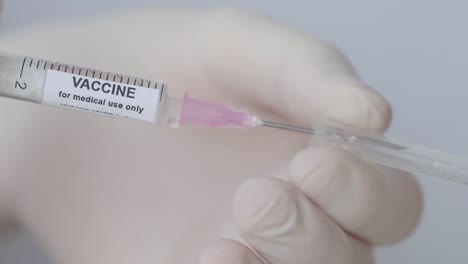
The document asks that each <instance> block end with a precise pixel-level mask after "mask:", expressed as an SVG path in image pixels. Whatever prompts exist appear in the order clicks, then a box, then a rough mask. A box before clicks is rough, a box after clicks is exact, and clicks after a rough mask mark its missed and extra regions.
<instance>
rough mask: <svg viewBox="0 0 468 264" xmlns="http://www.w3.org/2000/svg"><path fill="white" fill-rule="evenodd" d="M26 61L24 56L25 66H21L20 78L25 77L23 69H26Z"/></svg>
mask: <svg viewBox="0 0 468 264" xmlns="http://www.w3.org/2000/svg"><path fill="white" fill-rule="evenodd" d="M25 63H26V57H24V60H23V66H21V73H20V78H23V71H24V64H25Z"/></svg>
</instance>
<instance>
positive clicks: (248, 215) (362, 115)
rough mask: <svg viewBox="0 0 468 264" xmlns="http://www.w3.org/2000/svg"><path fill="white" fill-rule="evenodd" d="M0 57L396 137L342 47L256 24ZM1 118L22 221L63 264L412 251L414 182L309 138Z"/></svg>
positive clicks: (183, 13)
mask: <svg viewBox="0 0 468 264" xmlns="http://www.w3.org/2000/svg"><path fill="white" fill-rule="evenodd" d="M369 45H371V43H369ZM0 49H1V50H3V51H8V52H13V53H18V54H26V55H30V56H36V57H41V58H47V59H51V60H57V61H61V62H64V63H69V64H75V65H81V66H88V67H91V68H96V69H101V70H107V71H113V72H119V73H123V74H129V75H136V76H141V77H145V78H149V79H154V80H158V81H163V82H167V83H168V84H169V93H170V95H171V96H174V97H178V96H179V97H180V96H182V94H183V92H185V91H189V92H190V94H191V96H193V97H198V98H201V99H205V100H212V101H218V102H222V103H226V104H228V105H234V106H237V107H238V108H242V109H245V110H248V111H250V112H253V113H255V114H257V115H259V116H261V117H265V119H272V120H276V121H281V122H286V123H290V124H296V125H302V126H307V127H313V126H314V124H316V122H317V120H318V119H319V118H322V117H326V118H329V119H331V120H333V121H335V122H338V123H340V124H343V125H347V126H352V127H355V128H360V129H368V130H372V131H378V132H383V131H384V130H385V129H386V128H387V127H388V125H389V123H390V119H391V109H390V106H389V105H388V103H387V102H386V101H385V99H384V98H382V96H380V95H379V94H378V93H377V92H376V91H374V90H373V89H371V88H369V86H368V85H366V84H365V82H363V81H362V80H360V79H359V77H358V75H357V73H356V72H355V71H354V70H353V68H352V66H351V64H350V63H349V62H348V61H347V60H346V59H345V57H344V56H343V55H342V54H340V52H339V51H338V50H337V49H335V48H334V47H332V46H331V45H329V44H327V43H325V42H323V41H320V40H318V39H316V38H314V37H312V36H310V35H309V34H306V33H304V32H300V31H297V30H294V29H292V28H289V27H287V26H285V25H283V24H281V23H279V22H276V21H273V20H272V19H270V18H266V17H264V16H261V15H258V14H256V13H253V12H246V11H239V10H226V9H214V10H213V9H210V10H197V11H194V10H153V9H149V10H135V11H129V12H123V13H117V14H113V15H110V16H104V17H101V18H95V19H92V18H88V19H86V20H84V19H77V20H74V21H63V22H60V23H51V24H49V25H36V26H32V27H30V28H29V29H25V30H23V31H21V32H17V33H15V34H9V35H6V36H2V38H1V39H0ZM0 107H1V108H2V109H0V110H1V111H0V115H1V116H0V118H1V119H2V120H5V124H4V125H5V127H6V129H3V130H2V132H1V133H2V137H1V139H0V140H1V142H0V143H1V144H3V145H2V146H4V148H3V150H2V152H5V153H6V151H10V150H14V151H13V152H9V153H10V155H9V156H8V158H6V159H0V162H1V164H0V165H1V166H2V168H5V169H4V171H3V173H5V175H6V176H7V178H8V180H9V181H10V182H13V184H11V185H10V186H12V187H11V188H13V189H12V190H13V191H12V194H11V195H10V196H9V197H11V198H12V202H11V204H12V205H14V212H15V216H16V219H17V220H18V222H20V223H22V224H23V225H24V226H25V227H26V228H28V230H30V231H31V232H32V233H33V234H34V235H35V236H36V237H37V238H38V239H39V241H41V242H42V244H43V245H44V248H45V249H46V250H48V252H50V254H51V256H52V257H53V258H54V259H55V260H57V261H58V262H59V263H86V264H97V263H99V264H104V263H112V264H119V263H139V264H144V263H189V262H190V263H193V262H195V261H196V260H195V257H196V256H197V255H198V254H199V253H200V252H202V254H201V263H202V264H218V263H219V264H220V263H223V264H227V263H242V264H253V263H263V262H262V260H261V259H262V258H263V260H264V261H266V262H267V263H271V264H289V263H294V264H302V263H304V264H305V263H321V264H350V263H356V264H357V263H359V264H369V263H372V262H373V259H372V248H373V246H375V245H385V244H389V243H394V242H397V241H400V240H401V239H403V238H405V237H407V236H408V235H409V234H410V233H411V232H412V230H413V229H414V228H415V226H416V225H417V222H418V220H419V217H420V214H421V203H422V199H421V193H420V190H419V187H418V184H417V183H416V181H415V179H414V178H413V177H412V176H411V175H406V174H403V173H400V172H396V171H390V170H387V169H382V168H379V167H376V166H375V165H373V164H368V163H366V162H364V161H362V160H361V159H359V157H355V156H353V155H351V154H349V153H346V152H343V151H341V150H338V149H333V148H330V147H328V146H327V145H324V144H315V143H314V141H313V140H312V141H311V140H310V138H309V137H307V136H305V135H299V134H296V133H290V132H285V131H275V130H273V129H267V128H256V129H252V130H225V129H212V128H201V127H195V126H187V127H183V128H179V129H171V128H167V127H165V126H162V127H155V128H152V127H149V126H147V125H146V124H140V123H134V122H130V121H129V122H126V121H121V120H114V119H109V118H107V117H101V116H95V115H90V114H83V113H78V112H70V111H67V110H57V109H53V108H48V107H42V106H38V105H32V104H24V103H18V102H12V101H8V100H2V105H1V106H0ZM12 111H15V112H14V113H16V114H15V115H11V114H8V115H7V113H12ZM239 186H240V187H239ZM236 189H237V191H236ZM232 197H234V198H232ZM231 200H233V210H232V211H233V214H234V217H233V219H234V220H235V221H234V222H233V223H231V221H230V219H231V217H232V215H231ZM234 226H236V227H237V228H238V231H239V233H240V234H241V235H242V239H243V241H242V240H240V242H236V241H235V240H231V239H227V238H226V239H222V240H216V241H214V242H211V244H210V245H209V246H208V247H207V248H205V245H206V244H208V243H209V241H211V240H212V239H214V238H217V237H218V238H219V237H230V238H236V235H234V234H233V233H231V232H230V231H232V228H230V227H234ZM237 239H241V238H240V237H237ZM203 248H205V249H203Z"/></svg>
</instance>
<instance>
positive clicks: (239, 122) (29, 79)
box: [0, 53, 468, 184]
mask: <svg viewBox="0 0 468 264" xmlns="http://www.w3.org/2000/svg"><path fill="white" fill-rule="evenodd" d="M0 96H4V97H10V98H15V99H19V100H24V101H29V102H33V103H38V104H42V105H48V106H54V107H59V108H67V109H71V110H77V111H84V112H91V113H96V114H100V115H106V116H110V117H115V118H129V119H135V120H140V121H145V122H149V123H153V124H160V123H161V122H162V121H163V120H166V121H167V122H168V123H169V125H171V126H173V127H177V126H181V125H184V124H186V123H191V124H198V125H203V126H208V127H246V128H254V127H260V126H264V127H272V128H277V129H284V130H289V131H295V132H299V133H305V134H311V135H314V136H319V137H321V138H324V139H326V140H327V142H330V143H331V144H335V145H339V146H340V147H344V148H346V149H349V150H351V151H354V152H356V153H357V154H358V155H360V156H361V157H362V158H364V159H366V160H368V161H371V162H374V163H376V164H380V165H384V166H388V167H391V168H396V169H400V170H404V171H408V172H411V173H416V174H423V175H429V176H434V177H439V178H443V179H447V180H452V181H456V182H460V183H464V184H468V160H466V159H462V158H459V157H456V156H454V155H451V154H446V153H442V152H439V151H436V150H432V149H429V148H425V147H421V146H415V145H407V144H404V143H402V142H400V141H396V140H390V139H387V138H385V137H384V136H382V135H377V134H369V133H366V132H363V131H355V130H350V129H346V130H338V129H336V128H332V127H331V126H321V127H320V129H317V128H316V129H310V128H302V127H297V126H291V125H286V124H280V123H275V122H270V121H265V120H262V119H261V118H259V117H257V116H256V115H253V114H250V113H244V112H239V111H234V110H232V109H230V108H228V107H226V106H224V105H222V104H218V103H212V102H207V101H203V100H198V99H193V98H191V97H189V96H188V95H187V94H185V96H184V98H183V99H177V98H171V97H168V95H167V85H166V84H164V83H158V82H153V81H150V80H145V79H142V78H136V77H131V76H126V75H121V74H115V73H109V72H104V71H98V70H93V69H88V68H84V67H78V66H73V65H68V64H64V63H57V62H51V61H48V60H43V59H35V58H31V57H26V56H19V55H13V54H8V53H0Z"/></svg>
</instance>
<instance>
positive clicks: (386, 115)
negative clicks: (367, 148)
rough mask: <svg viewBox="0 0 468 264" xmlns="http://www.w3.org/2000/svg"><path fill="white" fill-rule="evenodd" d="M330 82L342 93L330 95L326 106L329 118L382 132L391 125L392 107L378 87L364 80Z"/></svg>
mask: <svg viewBox="0 0 468 264" xmlns="http://www.w3.org/2000/svg"><path fill="white" fill-rule="evenodd" d="M329 86H331V88H330V89H331V90H336V91H340V93H341V95H339V96H336V95H335V96H332V97H330V102H329V103H328V104H326V105H325V109H324V110H323V112H324V113H325V115H326V118H328V119H330V120H331V121H332V122H336V123H337V124H341V125H343V126H348V127H351V128H356V129H363V130H369V131H373V132H380V133H382V132H384V131H385V130H387V129H388V127H389V126H390V123H391V121H392V115H393V113H392V107H391V105H390V103H389V102H388V101H387V100H386V99H385V98H384V97H383V96H382V95H381V94H379V93H378V92H377V91H376V90H375V89H372V88H370V87H369V86H367V85H365V84H363V83H361V82H356V83H352V84H349V83H347V82H343V83H339V82H337V83H330V84H329ZM339 86H341V87H339ZM332 101H335V102H334V103H333V102H332Z"/></svg>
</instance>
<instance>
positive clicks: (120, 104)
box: [0, 52, 167, 124]
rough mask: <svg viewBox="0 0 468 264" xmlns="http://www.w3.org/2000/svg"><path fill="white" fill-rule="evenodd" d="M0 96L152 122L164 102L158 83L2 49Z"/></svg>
mask: <svg viewBox="0 0 468 264" xmlns="http://www.w3.org/2000/svg"><path fill="white" fill-rule="evenodd" d="M0 96H3V97H9V98H14V99H19V100H24V101H29V102H34V103H39V104H43V105H48V106H54V107H59V108H66V109H69V110H76V111H83V112H90V113H95V114H101V115H107V116H110V117H114V118H126V119H134V120H139V121H145V122H149V123H153V124H159V123H160V121H161V120H162V119H164V117H165V114H166V108H167V105H166V103H167V85H166V84H164V83H159V82H154V81H151V80H146V79H142V78H138V77H132V76H127V75H122V74H116V73H110V72H105V71H100V70H95V69H89V68H85V67H79V66H74V65H69V64H64V63H59V62H53V61H49V60H43V59H36V58H32V57H26V56H21V55H15V54H9V53H4V52H0Z"/></svg>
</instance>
